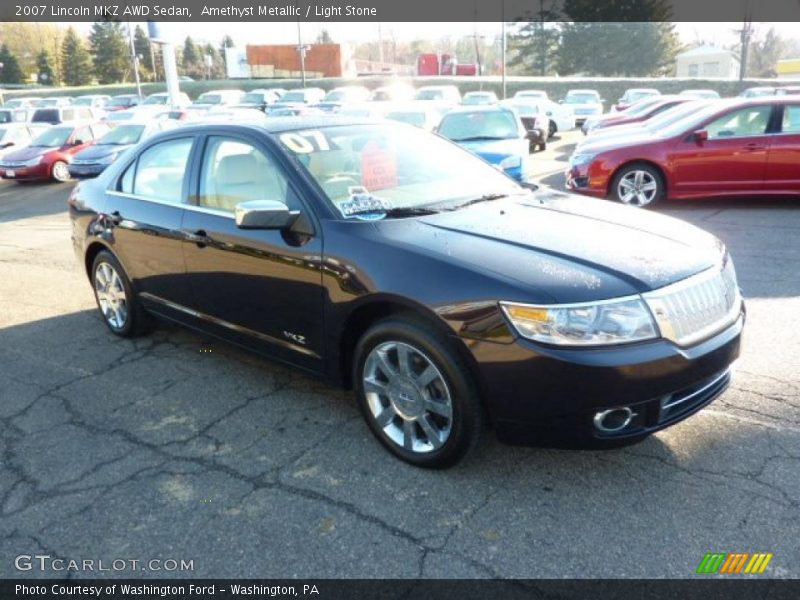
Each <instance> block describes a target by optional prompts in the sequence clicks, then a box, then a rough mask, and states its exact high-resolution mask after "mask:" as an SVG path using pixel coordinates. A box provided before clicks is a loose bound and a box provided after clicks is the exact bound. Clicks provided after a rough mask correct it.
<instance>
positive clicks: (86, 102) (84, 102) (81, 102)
mask: <svg viewBox="0 0 800 600" xmlns="http://www.w3.org/2000/svg"><path fill="white" fill-rule="evenodd" d="M93 102H94V98H77V99H76V100H75V102H73V104H74V105H75V106H91V105H92V103H93Z"/></svg>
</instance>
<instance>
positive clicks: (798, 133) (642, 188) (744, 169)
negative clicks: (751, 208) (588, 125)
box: [567, 94, 800, 206]
mask: <svg viewBox="0 0 800 600" xmlns="http://www.w3.org/2000/svg"><path fill="white" fill-rule="evenodd" d="M666 98H667V97H662V98H661V100H659V101H652V99H647V100H642V101H640V102H639V103H638V104H634V105H633V106H631V107H630V108H629V109H628V110H626V111H624V112H622V113H619V115H618V116H615V117H609V118H607V119H606V120H605V121H601V122H599V123H598V125H596V126H595V128H594V129H593V130H592V131H591V132H590V134H589V135H588V136H587V137H586V138H585V139H584V141H583V142H581V143H579V144H578V145H577V146H576V148H575V150H574V152H573V154H572V156H571V157H570V160H569V167H568V170H567V186H568V188H569V189H571V190H573V191H576V192H579V193H582V194H587V195H591V196H598V197H603V198H605V197H611V198H613V199H616V200H618V201H620V202H622V203H625V204H630V205H634V206H650V205H652V204H654V203H656V202H658V201H660V200H664V199H692V198H710V197H723V196H724V197H731V196H751V195H758V196H797V195H800V170H799V169H798V165H799V164H800V95H797V96H791V95H776V94H772V95H764V96H751V97H744V98H734V99H718V100H707V99H706V100H702V99H701V100H697V99H690V98H683V101H680V102H676V101H675V99H676V98H680V97H679V96H673V97H671V99H670V100H669V103H668V104H667V103H666V102H667V100H666ZM624 115H628V117H627V118H626V117H624ZM602 123H605V125H604V127H601V124H602Z"/></svg>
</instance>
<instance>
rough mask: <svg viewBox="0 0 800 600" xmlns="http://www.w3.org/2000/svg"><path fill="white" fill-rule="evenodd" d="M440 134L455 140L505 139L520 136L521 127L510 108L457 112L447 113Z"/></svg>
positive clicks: (440, 127) (440, 126)
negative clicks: (518, 125)
mask: <svg viewBox="0 0 800 600" xmlns="http://www.w3.org/2000/svg"><path fill="white" fill-rule="evenodd" d="M439 134H440V135H443V136H444V137H446V138H450V139H451V140H453V141H454V142H466V141H469V140H486V139H491V140H503V139H508V138H515V137H519V128H518V127H517V120H516V119H515V118H514V114H513V113H512V112H511V111H508V110H492V111H475V112H456V113H449V114H447V115H445V117H444V118H443V119H442V122H441V124H440V125H439Z"/></svg>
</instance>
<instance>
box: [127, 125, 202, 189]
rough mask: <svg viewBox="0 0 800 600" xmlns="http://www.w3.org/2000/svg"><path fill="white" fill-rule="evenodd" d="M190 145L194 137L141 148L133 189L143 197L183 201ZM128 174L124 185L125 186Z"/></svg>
mask: <svg viewBox="0 0 800 600" xmlns="http://www.w3.org/2000/svg"><path fill="white" fill-rule="evenodd" d="M191 149H192V138H181V139H177V140H168V141H165V142H161V143H159V144H156V145H154V146H151V147H150V148H148V149H147V150H145V151H144V152H142V153H141V154H140V155H139V160H138V161H137V166H136V175H135V176H134V178H133V186H132V191H131V193H133V194H136V195H137V196H142V197H143V198H149V199H152V200H159V201H161V202H168V203H170V204H180V202H181V196H182V194H181V191H182V189H183V176H184V173H186V164H187V163H188V161H189V153H190V152H191ZM125 176H127V173H126V174H125ZM125 176H123V182H122V185H121V187H122V188H124V186H125V182H124V179H125ZM123 191H124V189H123Z"/></svg>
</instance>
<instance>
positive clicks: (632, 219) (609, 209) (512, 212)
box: [375, 188, 725, 303]
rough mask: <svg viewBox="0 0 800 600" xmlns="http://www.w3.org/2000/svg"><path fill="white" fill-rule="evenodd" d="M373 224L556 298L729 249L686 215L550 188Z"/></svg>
mask: <svg viewBox="0 0 800 600" xmlns="http://www.w3.org/2000/svg"><path fill="white" fill-rule="evenodd" d="M375 226H376V227H377V228H378V229H379V231H381V233H383V234H384V235H385V236H386V237H389V238H395V239H396V240H397V241H398V243H408V240H413V242H411V243H412V244H413V245H414V246H416V248H417V250H418V251H419V252H424V253H428V254H436V255H440V256H446V257H447V258H446V260H449V261H456V262H458V263H460V264H461V266H462V267H466V268H469V269H472V270H475V271H479V272H481V273H486V272H492V273H494V274H495V276H496V277H500V278H501V279H503V280H505V281H507V282H511V281H516V282H517V285H518V286H519V285H520V284H521V288H522V289H521V293H520V297H519V298H506V300H517V301H525V300H526V298H528V299H529V298H530V297H531V295H526V292H530V291H533V290H537V291H538V292H539V295H538V297H542V293H545V294H547V295H549V296H550V298H551V299H550V301H552V302H558V303H569V302H586V301H593V300H600V299H608V298H616V297H622V296H627V295H632V294H638V293H642V292H646V291H650V290H653V289H657V288H660V287H663V286H665V285H668V284H670V283H674V282H676V281H679V280H681V279H685V278H687V277H689V276H691V275H694V274H696V273H698V272H700V271H703V270H705V269H707V268H710V267H712V266H713V265H714V264H718V263H719V261H720V260H721V257H722V254H723V253H724V251H725V250H724V246H723V245H722V243H721V242H720V241H719V240H717V239H716V238H715V237H714V236H712V235H711V234H709V233H707V232H705V231H703V230H701V229H698V228H696V227H694V226H692V225H689V224H687V223H685V222H683V221H679V220H677V219H673V218H671V217H665V216H662V215H658V214H655V213H650V212H646V211H640V210H634V209H631V208H630V207H626V206H621V205H615V204H612V203H610V202H607V201H603V200H591V199H586V198H584V197H580V196H577V195H572V194H564V193H561V192H557V191H555V190H550V189H547V188H543V189H540V190H539V191H537V192H535V193H533V194H527V195H522V196H518V197H511V198H507V199H503V200H496V201H490V202H485V203H480V204H476V205H473V206H472V207H468V208H465V209H461V210H456V211H453V212H443V213H438V214H434V215H431V216H426V217H421V218H417V219H403V220H397V219H395V220H384V221H379V222H376V224H375Z"/></svg>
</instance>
